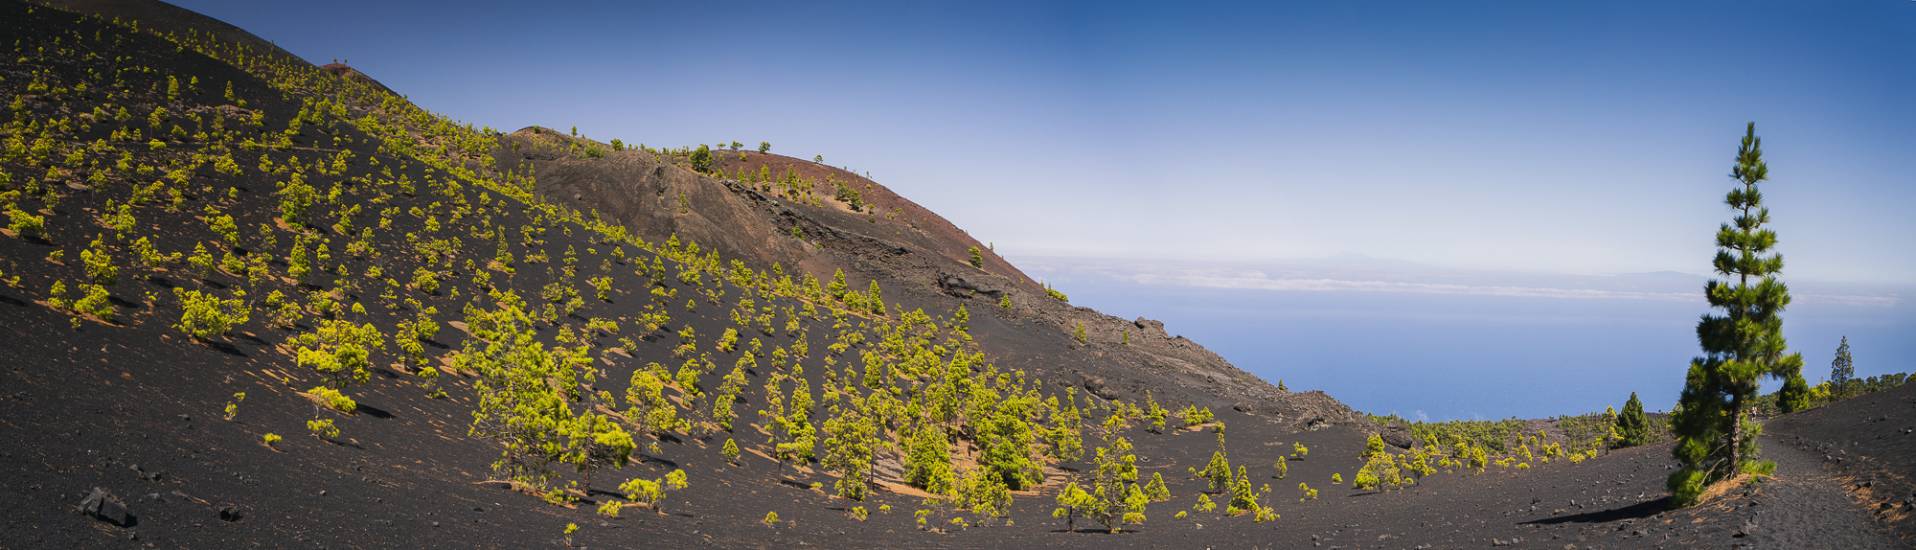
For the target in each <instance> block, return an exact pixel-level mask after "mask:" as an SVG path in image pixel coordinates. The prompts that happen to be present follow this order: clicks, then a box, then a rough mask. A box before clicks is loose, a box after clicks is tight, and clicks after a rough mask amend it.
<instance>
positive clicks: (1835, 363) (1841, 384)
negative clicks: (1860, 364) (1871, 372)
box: [1830, 336, 1856, 395]
mask: <svg viewBox="0 0 1916 550" xmlns="http://www.w3.org/2000/svg"><path fill="white" fill-rule="evenodd" d="M1855 380H1856V361H1855V360H1854V359H1852V358H1850V355H1849V337H1848V336H1844V337H1843V342H1842V343H1840V344H1837V345H1836V358H1835V359H1832V360H1830V387H1831V388H1830V389H1832V390H1835V391H1836V393H1837V395H1842V394H1843V393H1844V391H1845V388H1847V387H1849V385H1850V383H1851V382H1854V381H1855Z"/></svg>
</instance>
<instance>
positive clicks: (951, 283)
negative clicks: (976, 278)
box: [938, 273, 1004, 298]
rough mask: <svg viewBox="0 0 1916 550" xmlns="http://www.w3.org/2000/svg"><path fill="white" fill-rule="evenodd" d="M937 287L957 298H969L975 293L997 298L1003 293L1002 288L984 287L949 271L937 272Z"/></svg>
mask: <svg viewBox="0 0 1916 550" xmlns="http://www.w3.org/2000/svg"><path fill="white" fill-rule="evenodd" d="M938 289H939V290H942V291H944V292H945V294H950V295H952V296H957V297H959V298H970V297H972V296H976V295H983V296H987V297H991V298H997V297H999V296H1001V295H1003V294H1004V291H1003V290H999V289H995V288H986V287H983V286H980V285H979V284H978V283H974V282H971V281H969V280H966V279H965V278H964V277H960V276H957V275H953V274H950V273H939V274H938Z"/></svg>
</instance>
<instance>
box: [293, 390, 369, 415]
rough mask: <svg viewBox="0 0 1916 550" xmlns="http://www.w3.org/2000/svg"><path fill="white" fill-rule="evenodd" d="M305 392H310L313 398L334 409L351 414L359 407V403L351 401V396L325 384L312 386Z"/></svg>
mask: <svg viewBox="0 0 1916 550" xmlns="http://www.w3.org/2000/svg"><path fill="white" fill-rule="evenodd" d="M306 393H309V394H312V396H313V397H314V398H316V399H319V402H320V403H323V404H325V405H326V406H327V407H328V408H331V409H333V410H335V411H339V412H343V413H347V414H352V412H353V411H355V410H358V409H359V404H358V403H355V402H353V398H351V397H347V396H346V394H343V393H339V390H335V389H332V388H328V387H326V386H313V389H310V390H306Z"/></svg>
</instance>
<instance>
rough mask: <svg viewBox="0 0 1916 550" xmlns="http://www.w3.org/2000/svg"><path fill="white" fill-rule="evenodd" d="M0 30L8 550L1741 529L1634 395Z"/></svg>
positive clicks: (817, 190)
mask: <svg viewBox="0 0 1916 550" xmlns="http://www.w3.org/2000/svg"><path fill="white" fill-rule="evenodd" d="M0 44H5V45H7V47H10V48H12V51H11V52H9V54H10V55H8V56H6V58H5V59H4V60H0V89H4V90H5V91H6V96H5V97H6V98H7V99H8V105H7V107H6V109H7V110H6V112H5V113H4V115H3V116H4V125H3V126H0V211H3V212H4V213H5V216H6V222H7V226H6V228H5V230H4V231H3V233H4V236H3V237H0V283H4V284H3V285H0V331H4V335H3V336H0V338H3V339H4V341H5V342H6V350H5V351H6V352H7V353H5V354H4V356H0V438H4V439H5V440H6V441H8V444H7V445H5V446H0V547H21V548H56V547H100V546H128V547H135V546H146V547H236V546H261V545H271V546H302V547H304V546H315V547H429V546H430V547H444V546H453V547H508V548H522V547H529V546H558V545H600V546H614V547H629V546H641V545H644V546H666V547H688V546H694V545H711V544H719V545H725V546H777V547H787V546H792V545H796V544H820V545H823V544H830V545H850V546H857V547H917V546H964V547H978V546H996V545H1018V546H1035V545H1040V544H1047V545H1049V544H1067V545H1072V546H1094V545H1095V546H1110V545H1120V546H1136V547H1166V546H1194V545H1222V546H1234V547H1244V546H1260V545H1275V546H1284V547H1295V546H1303V545H1306V544H1311V543H1314V542H1315V543H1329V544H1332V545H1338V546H1389V547H1397V546H1417V545H1419V544H1442V545H1446V546H1463V545H1489V544H1493V543H1499V544H1507V543H1508V542H1509V541H1510V540H1514V539H1522V540H1524V541H1525V542H1528V543H1536V542H1538V541H1541V540H1551V539H1553V538H1556V537H1563V538H1576V537H1582V538H1581V539H1578V540H1588V541H1591V542H1593V543H1595V545H1599V546H1601V545H1618V546H1630V545H1637V544H1639V543H1641V542H1644V541H1645V540H1654V541H1660V542H1665V541H1667V542H1668V543H1670V544H1679V543H1685V544H1687V543H1689V542H1693V541H1707V540H1714V539H1713V538H1711V537H1715V536H1717V535H1719V534H1721V535H1722V536H1726V537H1727V536H1731V534H1727V533H1726V532H1725V531H1723V530H1721V529H1718V528H1717V527H1718V526H1720V525H1723V523H1721V522H1717V521H1713V520H1712V518H1727V517H1734V516H1731V515H1729V514H1730V513H1731V512H1721V511H1711V510H1708V509H1703V510H1691V511H1686V512H1683V514H1688V515H1684V516H1674V515H1666V516H1661V517H1657V516H1656V514H1654V513H1642V514H1639V513H1638V511H1640V510H1649V509H1650V508H1649V507H1651V506H1653V504H1654V503H1655V502H1656V501H1657V500H1658V499H1659V498H1661V495H1660V494H1658V493H1657V492H1656V491H1657V489H1655V487H1660V484H1661V476H1662V475H1664V474H1663V471H1664V469H1666V468H1667V467H1668V463H1669V460H1668V459H1667V456H1668V450H1667V446H1664V447H1657V446H1654V445H1653V446H1650V447H1640V448H1634V449H1626V450H1622V451H1617V452H1610V451H1609V448H1610V443H1612V442H1613V438H1610V437H1609V436H1608V435H1606V427H1607V426H1608V425H1610V424H1611V421H1610V420H1609V419H1606V418H1603V417H1595V416H1592V417H1575V418H1565V419H1558V420H1555V421H1550V422H1547V423H1543V424H1541V426H1540V427H1541V428H1543V429H1536V428H1538V427H1539V426H1538V425H1532V424H1524V423H1514V421H1513V423H1483V424H1471V423H1456V424H1446V425H1424V424H1407V423H1402V422H1390V421H1385V422H1373V421H1370V420H1367V419H1365V418H1363V417H1361V416H1360V415H1357V414H1356V413H1354V412H1352V411H1350V410H1349V409H1348V408H1346V407H1344V406H1342V405H1341V404H1339V403H1337V402H1336V401H1334V400H1332V399H1330V398H1329V397H1327V396H1324V395H1323V394H1321V393H1317V392H1307V393H1293V392H1289V391H1285V390H1280V389H1277V388H1274V387H1271V386H1270V385H1268V384H1266V383H1264V382H1263V381H1261V380H1259V379H1257V378H1255V377H1252V376H1250V375H1248V374H1246V373H1244V372H1243V371H1241V370H1238V369H1236V368H1234V367H1232V366H1231V365H1229V364H1228V363H1226V362H1225V361H1223V360H1222V359H1221V358H1219V357H1217V356H1216V355H1215V354H1212V353H1210V352H1209V351H1206V350H1204V349H1203V348H1202V347H1200V346H1198V345H1196V344H1195V343H1192V342H1190V341H1188V340H1185V339H1183V338H1179V337H1172V336H1170V335H1168V334H1166V333H1165V332H1164V331H1163V328H1162V326H1161V325H1159V324H1157V323H1155V322H1151V321H1149V320H1144V319H1139V320H1131V321H1127V320H1121V319H1116V318H1112V317H1109V316H1105V315H1102V314H1099V313H1097V312H1095V311H1091V310H1088V309H1084V308H1078V307H1074V306H1071V305H1069V304H1068V303H1067V302H1066V301H1065V300H1064V299H1062V298H1063V296H1062V294H1061V293H1058V295H1056V296H1053V293H1049V292H1047V290H1046V289H1045V288H1043V287H1042V286H1040V285H1039V284H1037V283H1035V282H1033V281H1031V280H1030V279H1029V278H1028V277H1026V276H1024V275H1023V274H1022V273H1020V272H1019V271H1018V270H1017V269H1016V268H1015V267H1012V266H1011V265H1009V264H1008V263H1006V262H1004V260H1003V259H1002V258H999V257H997V256H996V255H995V254H992V253H991V251H990V250H989V247H988V246H980V245H979V243H977V242H976V241H975V240H972V239H971V238H970V237H968V236H966V235H965V234H964V233H963V232H962V231H961V230H958V229H957V228H956V227H954V226H952V225H951V224H950V223H949V222H946V221H944V220H943V219H941V218H939V217H938V216H936V215H935V214H932V213H931V212H929V211H926V210H924V209H923V208H920V207H918V206H916V205H914V204H912V203H911V202H910V201H908V200H906V199H904V198H902V197H899V196H897V195H896V194H894V193H892V192H891V191H889V190H886V189H885V188H884V187H882V186H879V185H878V184H877V183H875V182H872V181H869V180H867V179H864V178H860V177H858V176H856V175H854V174H851V173H849V172H845V171H842V170H838V169H835V168H831V167H827V166H823V165H820V164H817V163H812V162H809V161H804V160H799V159H791V158H786V157H781V156H777V155H770V154H761V153H757V152H750V151H746V152H740V151H731V150H725V151H711V150H709V149H708V150H706V151H704V152H700V151H698V150H697V149H690V148H677V149H659V148H649V147H648V148H639V147H628V146H625V144H624V143H622V142H621V143H619V144H618V145H616V146H615V145H614V144H613V143H610V142H605V143H602V142H598V141H593V140H588V139H585V138H580V137H577V136H572V135H570V133H569V132H568V133H565V134H561V133H558V132H554V131H550V130H544V129H540V128H536V127H535V128H529V129H526V130H521V131H518V132H513V133H509V134H507V133H499V132H494V131H490V130H485V129H477V128H473V127H471V126H470V125H465V124H461V123H458V122H455V121H452V120H449V119H446V118H444V117H440V116H437V115H434V114H432V113H430V112H428V111H425V110H423V109H421V108H420V107H418V106H415V105H413V104H412V103H410V102H408V101H407V100H405V99H404V98H402V97H400V96H397V95H395V94H393V93H392V92H391V91H390V90H388V89H386V88H385V87H384V86H383V85H380V84H379V83H378V82H377V81H374V80H373V79H371V78H368V77H366V75H363V74H360V73H359V72H358V71H356V70H350V68H345V67H338V66H333V67H318V66H315V65H313V64H310V63H307V62H305V61H303V60H300V59H297V58H295V57H293V56H291V55H289V54H287V53H285V52H283V51H281V50H278V49H277V48H274V47H272V46H271V45H270V43H268V42H266V41H264V40H260V39H259V38H257V37H253V36H251V35H249V34H246V33H245V32H244V31H241V30H239V29H236V28H233V27H231V26H228V25H225V24H223V23H219V22H217V21H213V20H211V19H207V18H204V17H200V16H198V15H195V14H192V13H191V12H187V11H185V10H179V9H177V8H174V7H172V6H167V5H164V4H159V3H156V2H144V1H135V0H127V1H113V2H109V1H97V0H88V1H73V2H58V3H56V6H54V7H49V6H41V5H34V4H27V3H22V2H20V1H18V0H0ZM761 168H762V170H761ZM841 187H843V188H845V189H847V190H850V191H855V192H856V194H855V195H854V194H853V193H850V192H844V191H841V189H840V188H841ZM973 247H977V248H979V254H980V261H979V264H981V266H974V265H972V263H971V262H972V259H971V249H972V248H973ZM1832 410H1834V408H1832ZM1831 414H1844V415H1849V414H1854V413H1853V412H1851V413H1843V412H1840V411H1838V412H1837V413H1831ZM1896 414H1899V415H1900V414H1901V413H1896ZM1897 418H1902V417H1901V416H1898V417H1897ZM1898 422H1901V420H1899V421H1898ZM1513 426H1515V427H1513ZM1904 433H1908V432H1907V430H1905V431H1904ZM1886 435H1890V434H1886ZM1806 441H1807V442H1805V443H1803V444H1806V445H1809V444H1815V443H1816V442H1817V441H1819V440H1806ZM1832 444H1833V443H1832ZM1884 445H1885V444H1883V443H1882V442H1880V441H1876V440H1870V441H1867V442H1860V443H1857V444H1856V445H1854V446H1853V447H1852V448H1851V449H1850V450H1849V451H1848V452H1850V453H1851V454H1852V455H1853V456H1876V453H1878V452H1879V451H1878V449H1884V448H1889V447H1885V446H1884ZM1804 464H1807V465H1804ZM1784 468H1785V469H1784V470H1780V471H1779V477H1783V476H1784V475H1785V474H1795V473H1797V472H1809V471H1810V470H1812V469H1815V468H1817V465H1816V464H1814V463H1813V462H1812V463H1798V462H1786V463H1784ZM1805 487H1806V489H1805V490H1808V491H1811V492H1812V493H1814V494H1816V495H1820V496H1818V497H1817V498H1816V499H1811V500H1810V502H1814V503H1815V504H1816V505H1817V506H1825V505H1827V504H1828V503H1830V502H1837V501H1841V502H1844V503H1847V500H1843V499H1846V498H1848V497H1846V496H1844V495H1845V493H1843V492H1842V490H1841V489H1835V491H1836V492H1835V493H1829V492H1828V490H1829V489H1830V488H1831V487H1834V486H1831V485H1826V484H1811V485H1806V486H1805ZM1819 491H1820V492H1819ZM1831 494H1834V495H1836V496H1835V497H1833V498H1834V499H1835V500H1832V498H1826V497H1829V496H1830V495H1831ZM1545 499H1550V500H1549V502H1546V501H1545ZM1560 499H1572V500H1573V501H1572V502H1570V503H1569V504H1567V505H1562V506H1556V505H1553V504H1551V503H1550V502H1555V501H1556V500H1560ZM1459 502H1464V503H1468V504H1470V505H1464V506H1460V505H1457V503H1459ZM1726 502H1736V501H1734V500H1729V501H1726ZM1788 502H1789V501H1784V503H1783V505H1787V503H1788ZM1775 505H1777V504H1771V503H1767V502H1766V504H1765V506H1766V508H1764V509H1765V510H1767V509H1769V508H1767V507H1768V506H1775ZM1592 507H1596V508H1595V509H1598V510H1609V509H1612V508H1617V509H1621V510H1624V512H1619V513H1608V512H1605V513H1594V514H1593V513H1592V511H1591V510H1587V509H1586V508H1592ZM1659 510H1660V508H1659ZM1057 511H1062V512H1063V513H1062V514H1061V515H1062V517H1058V516H1054V512H1057ZM1816 511H1817V513H1820V514H1823V515H1822V516H1815V517H1821V518H1835V519H1832V520H1831V521H1843V522H1848V523H1842V525H1856V526H1859V527H1857V529H1859V530H1853V531H1854V532H1855V533H1857V534H1856V535H1854V536H1853V537H1852V538H1855V540H1856V541H1857V544H1859V545H1862V546H1871V545H1882V544H1892V543H1891V541H1893V539H1890V538H1887V537H1889V536H1890V535H1888V534H1885V533H1886V532H1885V531H1881V530H1880V528H1879V527H1878V526H1877V520H1874V519H1871V518H1870V517H1868V515H1867V514H1863V513H1862V512H1861V511H1859V510H1854V509H1850V510H1847V511H1843V510H1839V509H1837V508H1835V507H1830V508H1827V509H1826V508H1817V509H1816ZM1832 514H1833V515H1832ZM1586 516H1587V517H1586ZM1555 518H1571V519H1555ZM1576 518H1584V519H1576ZM1644 518H1654V519H1644ZM1679 518H1680V521H1679ZM1623 519H1628V520H1630V521H1633V522H1635V521H1645V522H1651V521H1655V522H1661V523H1658V524H1657V525H1658V527H1652V528H1647V529H1641V531H1643V532H1644V534H1642V535H1637V534H1633V533H1632V532H1630V531H1628V530H1626V529H1622V528H1618V527H1617V525H1618V524H1617V523H1615V522H1617V521H1622V520H1623ZM1887 519H1889V520H1892V521H1894V520H1895V518H1887ZM1724 521H1728V520H1724ZM1736 536H1743V535H1736ZM1643 537H1654V538H1652V539H1644V538H1643ZM1778 540H1790V539H1787V538H1785V539H1778ZM1552 545H1553V546H1561V544H1552Z"/></svg>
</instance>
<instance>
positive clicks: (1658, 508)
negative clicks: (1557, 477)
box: [1523, 497, 1670, 525]
mask: <svg viewBox="0 0 1916 550" xmlns="http://www.w3.org/2000/svg"><path fill="white" fill-rule="evenodd" d="M1669 509H1670V497H1663V498H1659V499H1656V500H1646V501H1643V502H1639V503H1636V504H1632V505H1629V506H1625V507H1622V508H1611V509H1609V510H1599V511H1595V512H1585V513H1582V514H1576V515H1571V516H1563V517H1554V518H1544V519H1539V520H1534V521H1526V522H1523V525H1556V524H1560V523H1609V522H1612V521H1621V520H1626V519H1643V518H1647V517H1650V516H1654V515H1657V514H1659V513H1662V512H1663V511H1665V510H1669Z"/></svg>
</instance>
